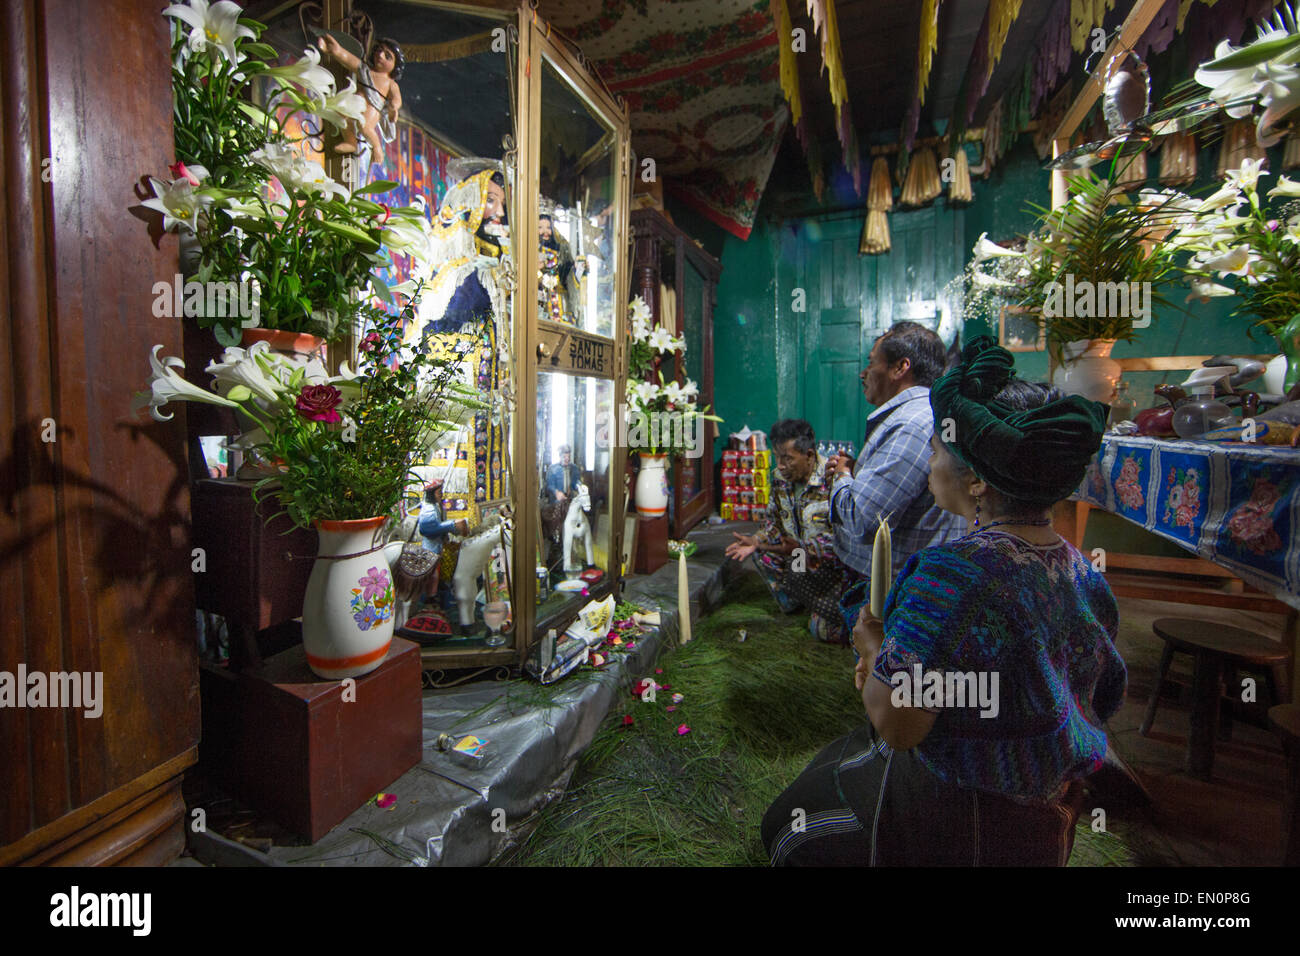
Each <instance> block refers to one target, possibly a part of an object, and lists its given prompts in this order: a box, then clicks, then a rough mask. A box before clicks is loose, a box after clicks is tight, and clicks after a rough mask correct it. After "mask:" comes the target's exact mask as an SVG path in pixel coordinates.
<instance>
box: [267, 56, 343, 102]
mask: <svg viewBox="0 0 1300 956" xmlns="http://www.w3.org/2000/svg"><path fill="white" fill-rule="evenodd" d="M262 75H263V76H271V77H274V78H275V79H277V80H280V81H281V82H285V83H294V84H296V85H298V86H301V87H302V88H303V89H304V90H306V91H307V95H308V97H310V98H311V99H313V100H323V99H325V98H326V97H328V96H330V95H331V94H333V92H334V74H333V73H331V72H330V71H329V69H328V68H326V67H323V66H321V65H320V50H318V49H316V48H315V47H314V46H309V47H307V49H305V50H303V51H302V59H300V60H295V61H294V62H293V63H290V64H289V65H288V66H273V67H271V68H270V69H268V70H265V71H263V73H262ZM353 88H355V84H353Z"/></svg>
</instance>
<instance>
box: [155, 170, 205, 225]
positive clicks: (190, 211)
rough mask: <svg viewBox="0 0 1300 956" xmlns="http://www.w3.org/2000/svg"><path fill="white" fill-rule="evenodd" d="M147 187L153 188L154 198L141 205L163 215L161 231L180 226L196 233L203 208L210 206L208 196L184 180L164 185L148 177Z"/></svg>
mask: <svg viewBox="0 0 1300 956" xmlns="http://www.w3.org/2000/svg"><path fill="white" fill-rule="evenodd" d="M149 185H151V186H152V187H153V192H154V198H153V199H146V200H145V201H144V202H143V203H142V204H141V205H143V206H145V207H146V208H148V209H153V210H156V211H157V212H160V213H162V214H163V230H164V231H166V232H171V231H172V230H173V229H177V228H179V227H181V226H184V227H185V228H186V229H188V230H190V232H194V231H196V229H197V227H198V220H199V214H200V213H201V212H202V211H203V207H204V206H209V205H211V204H212V197H211V196H210V195H208V194H207V193H205V192H203V191H201V190H195V188H194V187H193V186H191V185H190V183H189V182H188V181H187V180H184V179H178V180H176V181H175V182H171V183H165V182H162V181H161V180H158V179H154V178H153V177H152V176H150V177H149Z"/></svg>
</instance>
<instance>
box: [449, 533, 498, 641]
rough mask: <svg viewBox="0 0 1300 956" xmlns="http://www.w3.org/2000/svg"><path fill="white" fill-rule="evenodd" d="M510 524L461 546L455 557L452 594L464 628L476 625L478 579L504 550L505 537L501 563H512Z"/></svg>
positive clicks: (477, 535)
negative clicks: (502, 543)
mask: <svg viewBox="0 0 1300 956" xmlns="http://www.w3.org/2000/svg"><path fill="white" fill-rule="evenodd" d="M511 531H512V529H511V526H510V522H508V521H507V522H505V524H504V528H503V526H502V525H500V524H494V525H491V526H490V527H487V528H483V529H482V530H480V531H478V532H476V533H475V534H472V535H470V536H469V537H468V538H466V539H465V540H464V541H462V542H461V543H460V553H459V554H457V555H456V573H455V574H453V575H452V577H451V587H452V593H453V594H454V595H455V596H456V607H457V609H458V611H459V612H460V623H461V626H462V627H470V626H472V625H473V623H474V599H475V598H476V597H477V596H478V589H479V588H478V579H479V578H480V577H481V576H482V574H483V568H484V567H485V566H486V565H487V563H488V561H489V560H491V559H492V557H493V555H494V554H495V553H498V552H499V550H500V548H501V539H502V535H504V536H505V551H504V554H503V555H501V557H502V560H503V561H505V562H509V560H510V550H511V547H512V538H513V535H512V534H511Z"/></svg>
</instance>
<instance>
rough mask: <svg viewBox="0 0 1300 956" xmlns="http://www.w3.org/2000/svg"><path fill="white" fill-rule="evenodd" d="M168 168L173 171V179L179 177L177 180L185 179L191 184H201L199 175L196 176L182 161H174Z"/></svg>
mask: <svg viewBox="0 0 1300 956" xmlns="http://www.w3.org/2000/svg"><path fill="white" fill-rule="evenodd" d="M167 169H168V170H169V171H170V172H171V174H172V179H177V180H179V179H183V180H185V181H186V182H187V183H189V184H190V185H191V186H199V185H201V183H200V182H199V177H198V176H195V175H194V174H193V173H192V172H190V171H189V169H188V168H187V167H186V166H185V164H184V163H182V162H175V163H172V164H171V165H170V166H168V167H167Z"/></svg>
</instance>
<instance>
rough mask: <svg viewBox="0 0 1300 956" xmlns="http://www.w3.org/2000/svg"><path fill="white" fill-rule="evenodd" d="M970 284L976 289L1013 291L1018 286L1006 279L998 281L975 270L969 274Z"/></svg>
mask: <svg viewBox="0 0 1300 956" xmlns="http://www.w3.org/2000/svg"><path fill="white" fill-rule="evenodd" d="M971 283H972V284H973V285H974V286H975V288H977V289H1015V288H1018V286H1017V285H1016V284H1015V283H1014V282H1010V281H1008V280H1006V279H998V278H995V277H993V276H991V275H988V274H986V273H983V272H980V271H979V270H978V269H976V270H975V271H974V272H973V273H972V274H971Z"/></svg>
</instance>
